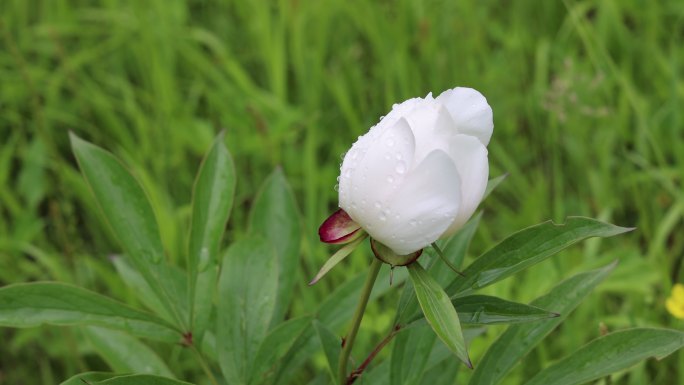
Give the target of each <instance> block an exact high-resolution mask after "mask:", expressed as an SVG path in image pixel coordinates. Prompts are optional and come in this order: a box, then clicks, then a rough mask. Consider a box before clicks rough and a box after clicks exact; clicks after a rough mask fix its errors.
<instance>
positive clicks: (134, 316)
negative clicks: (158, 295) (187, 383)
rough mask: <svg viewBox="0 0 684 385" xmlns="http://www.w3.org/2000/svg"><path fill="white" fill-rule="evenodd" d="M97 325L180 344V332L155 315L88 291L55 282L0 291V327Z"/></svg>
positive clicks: (18, 286) (1, 289) (4, 288)
mask: <svg viewBox="0 0 684 385" xmlns="http://www.w3.org/2000/svg"><path fill="white" fill-rule="evenodd" d="M42 324H51V325H95V326H103V327H108V328H112V329H118V330H122V331H125V332H128V333H131V334H133V335H136V336H139V337H145V338H150V339H155V340H160V341H167V342H177V341H178V340H179V339H180V334H181V333H180V332H179V331H177V330H176V329H175V328H174V327H173V326H172V325H170V324H169V323H168V322H166V321H164V320H162V319H161V318H158V317H156V316H154V315H152V314H149V313H145V312H143V311H140V310H136V309H133V308H131V307H129V306H127V305H125V304H123V303H121V302H118V301H115V300H113V299H111V298H108V297H105V296H103V295H100V294H97V293H94V292H91V291H88V290H86V289H83V288H80V287H77V286H72V285H67V284H64V283H56V282H41V283H20V284H15V285H10V286H5V287H3V288H0V325H1V326H10V327H33V326H39V325H42Z"/></svg>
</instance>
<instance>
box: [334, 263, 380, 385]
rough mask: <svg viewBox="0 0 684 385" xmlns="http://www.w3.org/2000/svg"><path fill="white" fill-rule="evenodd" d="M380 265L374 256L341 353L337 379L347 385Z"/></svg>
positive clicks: (341, 384)
mask: <svg viewBox="0 0 684 385" xmlns="http://www.w3.org/2000/svg"><path fill="white" fill-rule="evenodd" d="M380 266H382V261H380V260H379V259H377V258H373V263H372V264H371V265H370V270H369V271H368V278H366V283H365V284H364V286H363V290H362V291H361V299H360V300H359V304H358V305H357V306H356V312H355V313H354V318H352V327H351V330H350V331H349V334H348V335H347V338H346V340H345V343H344V348H342V354H340V362H339V365H338V366H337V379H338V384H339V385H345V384H346V383H347V362H349V355H350V354H351V351H352V347H353V346H354V340H355V339H356V333H357V332H358V331H359V326H360V325H361V319H363V313H364V311H365V310H366V305H367V304H368V299H369V298H370V294H371V291H372V290H373V284H374V283H375V279H376V278H377V277H378V273H379V272H380Z"/></svg>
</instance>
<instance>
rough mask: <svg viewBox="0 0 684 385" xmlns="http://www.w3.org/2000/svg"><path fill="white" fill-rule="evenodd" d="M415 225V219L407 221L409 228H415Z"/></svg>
mask: <svg viewBox="0 0 684 385" xmlns="http://www.w3.org/2000/svg"><path fill="white" fill-rule="evenodd" d="M417 224H418V222H416V220H415V219H411V220H410V221H409V225H411V226H413V227H416V225H417Z"/></svg>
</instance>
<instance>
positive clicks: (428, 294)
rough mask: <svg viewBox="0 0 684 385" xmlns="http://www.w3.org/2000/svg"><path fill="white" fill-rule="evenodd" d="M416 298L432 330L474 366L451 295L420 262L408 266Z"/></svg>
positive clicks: (453, 350)
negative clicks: (447, 293) (449, 295)
mask: <svg viewBox="0 0 684 385" xmlns="http://www.w3.org/2000/svg"><path fill="white" fill-rule="evenodd" d="M408 271H409V276H410V277H411V282H412V283H413V288H414V290H415V291H416V298H418V303H419V304H420V307H421V309H423V314H425V319H426V320H427V321H428V323H429V324H430V326H431V327H432V330H434V331H435V334H437V336H438V337H439V339H440V340H442V342H444V344H445V345H446V346H447V347H449V349H450V350H451V351H452V352H453V353H454V354H456V356H457V357H458V358H459V359H460V360H461V361H463V363H465V364H466V365H467V366H468V367H472V364H471V363H470V358H468V351H467V350H466V346H465V340H464V338H463V331H462V330H461V323H460V322H459V320H458V314H456V310H455V309H454V306H453V305H452V304H451V301H450V300H449V297H448V296H447V295H446V293H445V292H444V290H443V289H442V288H441V287H440V286H439V283H437V281H435V280H434V279H433V278H432V277H431V276H430V274H428V272H427V271H425V269H423V267H422V266H420V264H418V263H413V264H411V265H409V266H408Z"/></svg>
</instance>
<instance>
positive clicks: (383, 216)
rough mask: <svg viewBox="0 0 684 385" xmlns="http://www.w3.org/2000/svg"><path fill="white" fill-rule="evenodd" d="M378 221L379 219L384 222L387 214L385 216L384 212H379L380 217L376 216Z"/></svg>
mask: <svg viewBox="0 0 684 385" xmlns="http://www.w3.org/2000/svg"><path fill="white" fill-rule="evenodd" d="M378 219H380V220H381V221H383V222H384V221H386V220H387V214H385V212H384V211H381V212H380V215H379V216H378Z"/></svg>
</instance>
